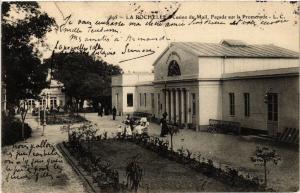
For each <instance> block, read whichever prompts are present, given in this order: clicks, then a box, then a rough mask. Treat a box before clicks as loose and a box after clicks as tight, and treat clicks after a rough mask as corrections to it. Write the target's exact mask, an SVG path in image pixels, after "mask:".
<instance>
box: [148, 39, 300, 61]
mask: <svg viewBox="0 0 300 193" xmlns="http://www.w3.org/2000/svg"><path fill="white" fill-rule="evenodd" d="M172 46H177V47H180V48H182V49H183V50H187V51H190V52H192V53H193V54H195V55H197V56H198V57H233V58H299V53H298V52H295V51H292V50H289V49H285V48H282V47H278V46H275V45H273V44H252V45H251V44H247V43H245V42H243V41H240V40H222V41H221V42H220V43H219V44H217V43H201V42H172V43H171V44H170V46H168V47H167V48H166V49H165V50H164V51H163V52H162V53H161V54H160V55H159V57H158V58H157V59H156V60H155V62H154V63H153V65H155V64H156V62H157V61H158V60H159V59H160V58H161V57H162V55H164V54H165V53H166V52H167V51H168V50H169V48H170V47H172Z"/></svg>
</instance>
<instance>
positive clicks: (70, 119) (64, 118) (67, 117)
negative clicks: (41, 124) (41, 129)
mask: <svg viewBox="0 0 300 193" xmlns="http://www.w3.org/2000/svg"><path fill="white" fill-rule="evenodd" d="M82 122H87V120H86V119H85V118H84V117H82V116H80V115H75V114H64V115H58V114H50V115H48V117H47V124H48V125H61V124H67V123H69V124H74V123H82Z"/></svg>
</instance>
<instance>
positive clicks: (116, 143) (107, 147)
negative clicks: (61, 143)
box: [69, 139, 261, 192]
mask: <svg viewBox="0 0 300 193" xmlns="http://www.w3.org/2000/svg"><path fill="white" fill-rule="evenodd" d="M132 142H138V140H131V141H129V140H122V139H107V140H103V139H102V140H99V141H96V140H93V141H89V142H87V141H85V142H84V141H82V143H81V148H83V149H85V150H88V149H89V150H90V152H91V155H90V156H92V157H94V158H100V159H101V160H103V161H104V162H107V163H109V165H110V167H111V168H113V170H116V171H118V176H119V183H120V185H121V186H122V184H123V186H124V184H125V183H126V173H125V171H126V166H127V164H128V162H129V161H130V160H131V159H133V157H136V156H137V157H138V163H139V165H140V166H141V167H142V168H143V173H144V175H143V178H142V182H141V187H140V189H139V191H141V192H174V191H177V192H184V191H189V192H199V191H211V192H212V191H213V192H225V191H258V190H259V187H256V186H253V185H250V186H238V185H237V184H234V183H229V184H228V183H224V182H221V181H222V180H217V178H222V177H224V175H223V176H213V175H214V174H212V173H210V172H211V171H210V172H209V170H208V167H206V168H205V169H203V168H204V167H203V166H202V171H198V170H196V169H195V168H191V166H190V165H191V164H190V163H188V162H186V160H185V161H184V159H182V160H181V161H180V160H178V158H180V156H178V155H179V154H177V153H175V152H174V153H173V155H166V154H165V155H161V154H160V153H157V152H153V151H152V150H151V148H150V149H145V147H143V145H141V144H139V145H138V144H135V143H132ZM69 147H71V146H69ZM69 149H70V148H69ZM70 150H71V152H72V149H70ZM73 153H74V152H73ZM176 155H177V156H176ZM77 156H78V157H83V156H80V155H78V153H77ZM176 157H177V158H176ZM82 163H83V167H86V166H85V165H89V164H86V163H88V162H87V160H84V161H83V162H82ZM207 164H208V165H209V163H207ZM87 170H88V169H87ZM231 172H234V171H231ZM228 173H229V174H230V172H228ZM233 176H234V177H237V176H236V175H233ZM231 177H232V176H231ZM228 178H230V176H228ZM234 180H236V181H237V180H238V179H234ZM260 190H261V189H260Z"/></svg>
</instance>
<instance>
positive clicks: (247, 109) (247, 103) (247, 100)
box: [244, 93, 250, 117]
mask: <svg viewBox="0 0 300 193" xmlns="http://www.w3.org/2000/svg"><path fill="white" fill-rule="evenodd" d="M244 106H245V116H246V117H249V116H250V94H249V93H244Z"/></svg>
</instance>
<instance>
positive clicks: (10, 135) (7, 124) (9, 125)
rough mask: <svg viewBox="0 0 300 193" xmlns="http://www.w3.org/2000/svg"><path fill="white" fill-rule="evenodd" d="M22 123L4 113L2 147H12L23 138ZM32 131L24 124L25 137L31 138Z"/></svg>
mask: <svg viewBox="0 0 300 193" xmlns="http://www.w3.org/2000/svg"><path fill="white" fill-rule="evenodd" d="M21 129H22V122H21V121H20V120H18V119H16V118H14V117H12V116H6V115H5V114H3V113H2V126H1V142H2V146H5V145H12V144H14V143H16V142H17V141H20V140H23V138H22V132H21ZM31 133H32V129H31V127H29V125H28V124H24V137H25V138H29V137H31Z"/></svg>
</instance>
